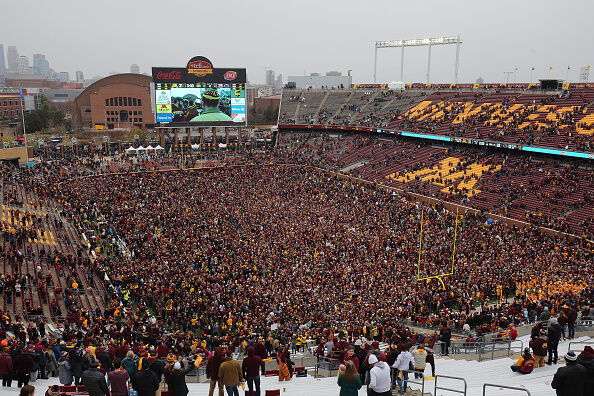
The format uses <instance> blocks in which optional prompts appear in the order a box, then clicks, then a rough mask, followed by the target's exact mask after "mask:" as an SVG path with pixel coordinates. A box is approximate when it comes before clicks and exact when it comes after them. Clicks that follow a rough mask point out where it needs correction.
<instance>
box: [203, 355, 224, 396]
mask: <svg viewBox="0 0 594 396" xmlns="http://www.w3.org/2000/svg"><path fill="white" fill-rule="evenodd" d="M222 363H223V348H221V347H217V348H215V352H214V355H213V356H211V357H210V358H209V359H208V361H207V362H206V378H208V379H210V389H209V391H208V396H213V394H214V389H215V387H216V386H217V384H218V386H219V396H223V393H224V392H223V382H222V381H221V379H220V378H219V368H220V367H221V364H222Z"/></svg>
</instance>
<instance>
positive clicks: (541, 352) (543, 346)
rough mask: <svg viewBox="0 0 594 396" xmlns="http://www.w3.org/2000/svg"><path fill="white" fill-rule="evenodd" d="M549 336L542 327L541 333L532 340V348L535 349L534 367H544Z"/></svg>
mask: <svg viewBox="0 0 594 396" xmlns="http://www.w3.org/2000/svg"><path fill="white" fill-rule="evenodd" d="M548 341H549V338H548V337H547V334H546V331H545V329H540V335H539V336H538V337H536V338H535V339H533V340H532V341H530V348H532V350H533V351H534V360H535V363H534V367H544V359H545V357H546V356H547V343H548Z"/></svg>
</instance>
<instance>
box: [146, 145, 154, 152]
mask: <svg viewBox="0 0 594 396" xmlns="http://www.w3.org/2000/svg"><path fill="white" fill-rule="evenodd" d="M146 149H147V150H148V151H153V150H154V149H155V148H154V147H153V146H151V145H149V146H148V147H147V148H146Z"/></svg>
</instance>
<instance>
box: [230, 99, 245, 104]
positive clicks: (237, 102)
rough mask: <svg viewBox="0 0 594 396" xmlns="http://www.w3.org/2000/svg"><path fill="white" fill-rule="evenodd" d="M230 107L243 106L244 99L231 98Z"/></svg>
mask: <svg viewBox="0 0 594 396" xmlns="http://www.w3.org/2000/svg"><path fill="white" fill-rule="evenodd" d="M231 106H245V98H231Z"/></svg>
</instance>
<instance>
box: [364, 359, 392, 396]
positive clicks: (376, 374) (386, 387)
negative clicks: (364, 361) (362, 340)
mask: <svg viewBox="0 0 594 396" xmlns="http://www.w3.org/2000/svg"><path fill="white" fill-rule="evenodd" d="M368 362H369V365H370V366H373V367H372V368H371V371H369V392H368V394H369V395H370V396H391V395H392V393H391V392H390V366H388V363H386V362H384V361H378V360H377V356H375V355H373V354H371V355H369V360H368Z"/></svg>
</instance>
